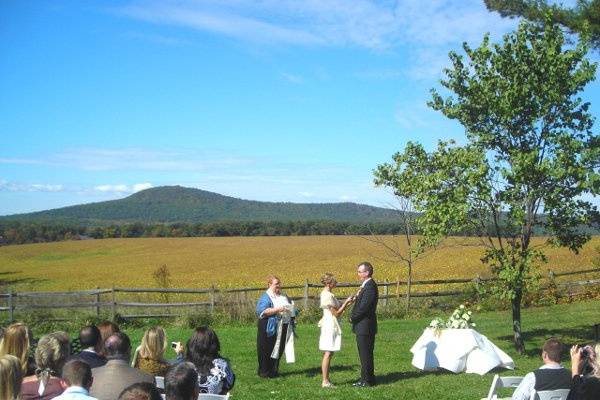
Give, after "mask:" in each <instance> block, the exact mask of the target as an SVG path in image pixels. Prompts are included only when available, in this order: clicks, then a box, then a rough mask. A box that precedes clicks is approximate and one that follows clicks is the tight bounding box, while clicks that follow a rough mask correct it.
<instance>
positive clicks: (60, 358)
mask: <svg viewBox="0 0 600 400" xmlns="http://www.w3.org/2000/svg"><path fill="white" fill-rule="evenodd" d="M70 354H71V345H70V343H69V336H68V335H67V334H66V333H65V332H53V333H49V334H48V335H45V336H42V338H41V339H40V340H39V341H38V345H37V348H36V349H35V363H36V364H37V369H36V370H35V374H36V375H37V377H38V379H40V380H41V381H43V382H44V384H46V383H48V380H49V379H50V376H60V374H61V372H62V367H63V366H64V365H65V362H66V361H67V358H68V357H69V355H70Z"/></svg>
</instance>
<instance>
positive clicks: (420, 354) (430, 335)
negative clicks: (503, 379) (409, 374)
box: [410, 328, 515, 375]
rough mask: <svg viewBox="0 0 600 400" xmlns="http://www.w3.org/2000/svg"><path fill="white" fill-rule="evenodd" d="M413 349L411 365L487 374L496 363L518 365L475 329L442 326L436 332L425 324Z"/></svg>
mask: <svg viewBox="0 0 600 400" xmlns="http://www.w3.org/2000/svg"><path fill="white" fill-rule="evenodd" d="M410 351H411V353H413V360H412V365H414V366H415V367H417V368H419V369H421V370H432V369H436V368H444V369H447V370H449V371H452V372H456V373H458V372H467V373H476V374H479V375H484V374H485V373H486V372H488V371H490V370H492V369H494V368H496V367H503V368H508V369H514V367H515V363H514V361H513V360H512V358H510V357H509V356H508V354H506V353H505V352H503V351H502V350H500V349H499V348H498V347H496V345H495V344H494V343H492V342H491V341H490V340H489V339H488V338H487V337H485V336H483V335H481V334H480V333H478V332H477V331H475V330H473V329H442V330H441V331H440V335H439V336H437V335H436V334H435V330H433V329H431V328H426V329H425V331H423V334H422V335H421V337H420V338H419V340H417V342H416V343H415V344H414V346H413V347H412V348H411V349H410Z"/></svg>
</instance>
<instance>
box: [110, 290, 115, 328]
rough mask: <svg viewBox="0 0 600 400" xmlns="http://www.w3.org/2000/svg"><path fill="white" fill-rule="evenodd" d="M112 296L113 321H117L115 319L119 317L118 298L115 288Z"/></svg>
mask: <svg viewBox="0 0 600 400" xmlns="http://www.w3.org/2000/svg"><path fill="white" fill-rule="evenodd" d="M111 294H112V307H111V318H110V320H111V321H113V322H114V321H115V317H116V315H117V297H116V293H115V288H114V286H113V287H112V289H111Z"/></svg>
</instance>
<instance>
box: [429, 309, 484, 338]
mask: <svg viewBox="0 0 600 400" xmlns="http://www.w3.org/2000/svg"><path fill="white" fill-rule="evenodd" d="M472 315H473V312H472V311H471V310H469V309H467V307H465V305H464V304H461V305H460V306H459V307H458V308H457V309H456V310H454V312H453V313H452V315H450V318H448V319H447V320H444V319H443V318H434V319H433V320H432V321H431V323H430V324H429V327H430V328H431V329H434V330H435V331H436V333H439V332H440V331H441V330H442V329H444V328H451V329H471V328H474V327H475V326H476V325H475V323H474V322H473V318H472Z"/></svg>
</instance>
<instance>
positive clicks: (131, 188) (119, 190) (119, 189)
mask: <svg viewBox="0 0 600 400" xmlns="http://www.w3.org/2000/svg"><path fill="white" fill-rule="evenodd" d="M151 187H153V186H152V184H151V183H136V184H133V185H123V184H120V185H98V186H94V190H95V191H97V192H101V193H115V194H129V193H135V192H139V191H140V190H144V189H149V188H151Z"/></svg>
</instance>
